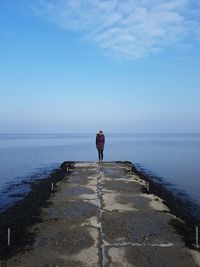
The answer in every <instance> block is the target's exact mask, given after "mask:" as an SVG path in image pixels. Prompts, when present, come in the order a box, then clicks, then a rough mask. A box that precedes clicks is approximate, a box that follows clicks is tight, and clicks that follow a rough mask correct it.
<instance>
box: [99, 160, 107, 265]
mask: <svg viewBox="0 0 200 267" xmlns="http://www.w3.org/2000/svg"><path fill="white" fill-rule="evenodd" d="M101 178H102V173H101V171H100V166H99V165H97V197H98V200H99V233H100V251H101V261H100V264H101V266H102V267H105V266H106V264H107V263H108V259H107V256H106V252H105V244H104V239H103V237H104V232H103V227H102V212H103V208H102V206H103V204H102V184H101Z"/></svg>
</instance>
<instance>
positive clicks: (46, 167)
mask: <svg viewBox="0 0 200 267" xmlns="http://www.w3.org/2000/svg"><path fill="white" fill-rule="evenodd" d="M105 136H106V144H105V149H104V160H105V161H130V162H132V163H133V164H134V165H135V166H136V167H137V168H138V169H139V170H142V171H143V172H145V173H146V174H148V175H150V176H151V177H152V178H153V179H154V180H155V181H158V182H162V183H164V184H165V185H166V187H168V189H169V190H171V191H173V193H174V194H178V195H180V196H181V197H183V198H188V199H189V200H190V201H192V203H195V204H197V205H200V134H106V133H105ZM95 137H96V135H95V133H94V134H91V133H89V134H85V133H84V134H0V211H1V210H4V209H5V208H7V207H9V206H10V205H12V204H13V203H15V202H16V201H18V200H19V199H21V198H22V197H23V196H24V194H25V193H26V192H28V190H30V187H29V184H30V182H31V181H34V180H37V179H40V178H44V177H47V176H48V174H49V173H50V172H51V171H52V170H53V169H55V168H58V167H59V166H60V164H61V163H62V162H63V161H97V151H96V146H95Z"/></svg>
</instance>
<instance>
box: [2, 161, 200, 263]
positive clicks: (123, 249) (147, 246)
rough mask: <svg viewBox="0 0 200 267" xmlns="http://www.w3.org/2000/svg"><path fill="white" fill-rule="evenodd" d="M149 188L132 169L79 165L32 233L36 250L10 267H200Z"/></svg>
mask: <svg viewBox="0 0 200 267" xmlns="http://www.w3.org/2000/svg"><path fill="white" fill-rule="evenodd" d="M63 166H64V165H63ZM66 168H67V167H66ZM144 187H148V185H146V182H145V181H143V180H141V179H140V177H138V176H137V175H136V174H135V173H133V172H131V171H130V166H129V164H126V163H117V162H113V163H112V162H104V163H98V162H77V163H75V165H74V169H73V170H72V172H71V173H70V174H67V169H66V177H65V178H64V179H63V180H62V181H60V182H59V183H58V184H57V185H56V192H54V193H52V195H51V198H50V199H49V206H48V207H46V208H43V210H42V216H41V223H38V224H36V225H34V227H32V228H31V229H30V231H31V232H33V233H34V234H35V235H36V236H35V241H34V244H33V246H32V247H31V248H30V247H27V248H26V249H25V251H23V252H20V253H18V254H17V255H15V256H13V257H12V258H10V259H9V260H8V261H7V263H6V266H9V267H16V266H20V267H25V266H26V267H44V266H49V267H50V266H52V267H53V266H54V267H56V266H57V267H58V266H59V267H64V266H68V267H70V266H78V267H82V266H88V267H89V266H93V267H95V266H102V267H103V266H113V267H121V266H122V267H123V266H127V267H128V266H136V267H137V266H139V267H143V266H148V267H150V266H152V267H157V266H159V267H160V266H162V267H163V266H170V267H171V266H174V267H175V266H177V267H179V266H184V267H187V266H188V267H193V266H200V256H199V252H198V251H195V250H191V249H188V248H186V246H185V244H184V242H183V241H182V238H181V236H180V235H178V234H177V233H176V232H175V229H174V228H173V226H172V225H171V224H170V221H171V220H172V219H175V216H174V215H172V214H170V212H169V210H168V208H167V207H166V206H165V205H164V204H163V201H162V199H160V198H158V197H157V196H155V195H152V194H148V192H147V193H144V192H142V190H141V189H142V188H144ZM52 190H54V188H52ZM147 191H148V188H147Z"/></svg>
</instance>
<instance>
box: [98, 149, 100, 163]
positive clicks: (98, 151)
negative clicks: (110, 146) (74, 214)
mask: <svg viewBox="0 0 200 267" xmlns="http://www.w3.org/2000/svg"><path fill="white" fill-rule="evenodd" d="M98 155H99V161H100V160H101V150H100V149H98Z"/></svg>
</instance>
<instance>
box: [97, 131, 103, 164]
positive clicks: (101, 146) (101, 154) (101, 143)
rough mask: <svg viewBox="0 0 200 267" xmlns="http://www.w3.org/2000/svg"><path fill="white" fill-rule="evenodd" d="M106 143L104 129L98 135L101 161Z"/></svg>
mask: <svg viewBox="0 0 200 267" xmlns="http://www.w3.org/2000/svg"><path fill="white" fill-rule="evenodd" d="M104 144H105V136H104V134H103V131H99V132H98V133H97V135H96V148H97V150H98V156H99V161H100V162H102V161H103V150H104Z"/></svg>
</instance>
